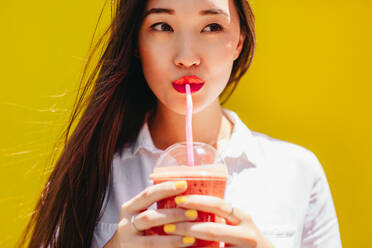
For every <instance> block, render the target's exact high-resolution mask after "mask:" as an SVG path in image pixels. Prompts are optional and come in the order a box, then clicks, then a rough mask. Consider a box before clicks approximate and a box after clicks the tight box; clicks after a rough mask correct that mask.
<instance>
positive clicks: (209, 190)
mask: <svg viewBox="0 0 372 248" xmlns="http://www.w3.org/2000/svg"><path fill="white" fill-rule="evenodd" d="M150 177H151V178H152V179H153V181H154V184H158V183H162V182H165V181H180V180H185V181H186V182H187V189H186V191H185V192H184V193H182V194H180V195H191V194H198V195H211V196H216V197H219V198H221V199H223V198H224V195H225V187H226V180H227V171H226V167H225V165H223V164H221V165H219V164H217V165H216V164H213V165H201V166H172V167H160V168H156V169H155V170H154V173H153V174H152V175H151V176H150ZM175 197H176V196H173V197H169V198H165V199H163V200H160V201H158V202H157V208H158V209H162V208H176V207H177V204H176V202H175V201H174V198H175ZM189 222H217V223H223V218H222V217H219V216H216V215H215V214H212V213H207V212H203V211H198V217H197V218H196V219H195V220H190V221H189ZM145 234H146V235H153V234H157V235H168V234H166V233H165V232H164V230H163V226H157V227H153V228H151V229H149V230H146V231H145ZM219 245H220V244H219V242H216V241H208V240H201V239H196V241H195V243H194V244H193V245H192V246H189V247H219Z"/></svg>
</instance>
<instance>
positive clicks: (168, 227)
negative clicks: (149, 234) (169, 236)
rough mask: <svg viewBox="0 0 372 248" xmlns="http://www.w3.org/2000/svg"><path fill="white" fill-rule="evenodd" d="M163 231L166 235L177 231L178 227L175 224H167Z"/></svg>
mask: <svg viewBox="0 0 372 248" xmlns="http://www.w3.org/2000/svg"><path fill="white" fill-rule="evenodd" d="M163 230H164V232H166V233H172V232H174V230H176V226H175V225H174V224H166V225H164V227H163Z"/></svg>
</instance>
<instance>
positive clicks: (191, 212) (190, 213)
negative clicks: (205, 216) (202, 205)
mask: <svg viewBox="0 0 372 248" xmlns="http://www.w3.org/2000/svg"><path fill="white" fill-rule="evenodd" d="M185 214H186V216H187V218H190V219H196V217H198V211H196V210H193V209H189V210H186V213H185Z"/></svg>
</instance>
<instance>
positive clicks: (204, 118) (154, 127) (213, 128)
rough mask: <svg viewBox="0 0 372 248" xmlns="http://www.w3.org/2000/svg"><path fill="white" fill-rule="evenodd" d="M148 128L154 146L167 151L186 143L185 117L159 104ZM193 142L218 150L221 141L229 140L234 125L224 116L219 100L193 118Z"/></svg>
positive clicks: (149, 121) (150, 117)
mask: <svg viewBox="0 0 372 248" xmlns="http://www.w3.org/2000/svg"><path fill="white" fill-rule="evenodd" d="M148 126H149V130H150V133H151V137H152V140H153V142H154V145H155V146H156V147H157V148H158V149H161V150H165V149H166V148H167V147H169V146H170V145H173V144H174V143H177V142H182V141H186V130H185V115H180V114H178V113H176V112H173V111H172V110H170V109H169V108H167V107H165V106H164V105H162V104H161V103H160V102H158V105H157V109H156V112H155V113H154V115H153V116H149V119H148ZM192 131H193V141H194V142H203V143H207V144H210V145H212V146H213V147H214V148H216V149H218V147H217V144H218V141H219V140H221V139H226V138H229V137H230V135H231V131H232V123H231V122H230V121H229V120H228V119H227V118H226V117H225V116H224V114H223V112H222V108H221V105H220V103H219V101H218V99H217V100H216V101H215V102H213V103H212V104H210V105H209V106H207V107H206V108H205V109H203V110H202V111H200V112H198V113H196V114H193V116H192Z"/></svg>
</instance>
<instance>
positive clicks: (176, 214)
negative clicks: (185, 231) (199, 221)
mask: <svg viewBox="0 0 372 248" xmlns="http://www.w3.org/2000/svg"><path fill="white" fill-rule="evenodd" d="M197 215H198V212H197V211H196V210H191V209H188V210H186V209H183V208H169V209H157V210H153V209H148V210H146V211H144V212H141V213H140V214H138V215H137V216H136V217H135V218H134V222H135V226H136V227H137V228H138V229H139V230H145V229H150V228H151V227H154V226H161V225H164V224H168V223H176V222H181V221H187V220H195V219H196V218H197Z"/></svg>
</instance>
